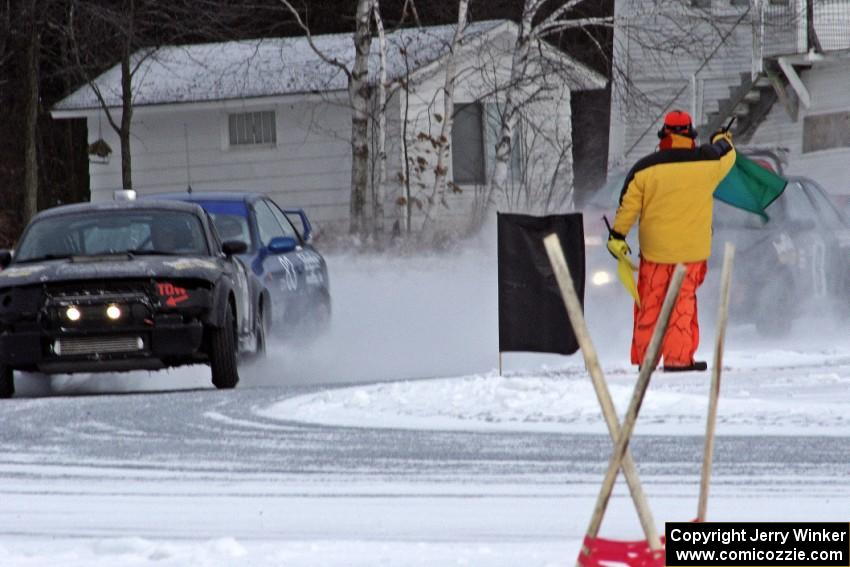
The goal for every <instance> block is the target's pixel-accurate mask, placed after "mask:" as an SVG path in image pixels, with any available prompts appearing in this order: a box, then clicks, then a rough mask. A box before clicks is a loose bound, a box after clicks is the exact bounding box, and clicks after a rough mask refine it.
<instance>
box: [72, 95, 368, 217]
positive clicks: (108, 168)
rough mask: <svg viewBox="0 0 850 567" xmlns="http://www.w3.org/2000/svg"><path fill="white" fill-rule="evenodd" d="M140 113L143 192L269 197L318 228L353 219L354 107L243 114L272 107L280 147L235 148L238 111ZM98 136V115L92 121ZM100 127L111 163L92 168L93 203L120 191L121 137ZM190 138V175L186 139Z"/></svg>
mask: <svg viewBox="0 0 850 567" xmlns="http://www.w3.org/2000/svg"><path fill="white" fill-rule="evenodd" d="M190 108H191V107H190V105H186V109H185V110H182V109H181V110H175V109H173V108H163V109H157V108H156V107H149V108H139V109H137V110H136V112H134V115H133V126H132V130H131V132H132V139H131V142H130V143H131V150H132V153H133V164H132V167H133V186H134V189H136V191H137V192H138V193H139V194H140V195H147V194H154V193H163V192H169V191H184V190H186V187H187V184H188V182H189V177H191V185H192V189H193V190H195V191H256V192H261V193H269V194H271V195H273V196H274V197H275V199H276V200H277V201H278V202H279V203H280V204H281V205H284V206H294V207H303V208H305V209H306V210H307V213H308V214H309V215H310V218H311V220H315V222H316V224H317V225H318V226H319V227H323V226H324V225H329V226H328V227H330V226H331V225H333V226H334V227H337V226H342V225H345V226H347V222H348V203H349V188H350V179H351V150H350V145H349V141H348V140H349V136H350V129H351V121H350V115H349V112H348V109H347V108H346V107H345V106H344V105H341V104H338V103H331V102H327V101H319V100H317V101H303V100H302V101H280V102H277V103H265V104H261V105H259V106H253V105H250V104H247V103H246V104H245V105H244V107H243V108H242V109H241V110H242V111H248V110H274V111H275V113H276V119H277V144H276V145H275V147H263V148H259V147H258V148H241V147H240V148H229V147H228V146H229V144H228V137H227V114H228V112H239V111H240V109H239V108H236V109H232V110H231V109H228V110H225V109H224V108H221V109H219V110H191V109H190ZM88 126H89V138H90V141H94V139H96V138H97V132H98V126H97V117H92V116H90V117H89V120H88ZM104 126H105V124H104V123H103V122H102V124H101V129H102V132H103V134H104V138H105V139H106V141H107V143H109V145H110V146H111V147H112V149H113V155H112V156H111V159H110V161H109V163H108V164H97V163H92V164H91V165H90V167H89V169H90V174H91V188H92V200H95V201H96V200H104V199H111V198H112V190H114V189H118V188H120V187H121V158H120V144H119V142H118V137H117V135H116V134H115V133H114V131H112V129H111V128H108V127H104ZM187 134H188V148H189V151H188V171H187V152H186V141H187Z"/></svg>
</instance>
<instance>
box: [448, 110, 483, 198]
mask: <svg viewBox="0 0 850 567" xmlns="http://www.w3.org/2000/svg"><path fill="white" fill-rule="evenodd" d="M485 166H486V164H485V162H484V105H482V104H481V103H480V102H472V103H469V104H458V105H456V106H455V114H454V120H453V121H452V173H453V178H454V182H455V183H457V184H470V185H484V184H485V183H486V182H487V181H486V178H485Z"/></svg>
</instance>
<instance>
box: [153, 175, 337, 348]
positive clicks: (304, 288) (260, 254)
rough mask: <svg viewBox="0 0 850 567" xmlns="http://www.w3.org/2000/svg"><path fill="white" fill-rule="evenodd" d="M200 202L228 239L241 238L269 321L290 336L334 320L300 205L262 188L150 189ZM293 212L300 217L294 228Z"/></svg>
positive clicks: (322, 261) (321, 260)
mask: <svg viewBox="0 0 850 567" xmlns="http://www.w3.org/2000/svg"><path fill="white" fill-rule="evenodd" d="M150 198H154V199H160V200H161V199H169V200H179V201H187V202H191V203H197V204H198V205H200V206H201V207H202V208H203V209H204V210H206V211H207V213H209V215H210V217H212V219H213V223H214V224H215V227H216V230H217V231H218V233H219V235H220V237H221V239H222V240H224V241H233V240H235V241H240V242H244V243H245V244H246V245H247V250H246V251H245V253H244V254H241V255H240V258H241V259H242V260H243V261H244V262H245V265H246V266H248V267H249V268H250V270H251V271H252V272H253V273H254V275H255V276H256V278H257V281H259V283H260V286H261V287H262V294H261V299H260V301H261V304H262V305H261V307H262V309H263V313H264V315H265V317H264V321H265V323H266V325H267V327H268V328H269V329H270V330H272V331H274V332H275V333H277V334H282V335H286V336H297V335H316V334H319V333H321V332H323V331H325V330H326V329H327V327H328V325H329V323H330V317H331V297H330V286H329V281H328V268H327V264H326V262H325V259H324V258H323V257H322V255H321V254H319V252H318V251H316V249H315V248H313V246H311V245H310V236H311V232H312V227H311V226H310V221H309V220H308V218H307V215H306V214H305V213H304V211H303V210H302V209H286V210H281V209H280V207H278V206H277V204H276V203H275V202H274V201H272V200H271V199H270V198H269V197H267V196H266V195H262V194H258V193H236V192H234V193H218V192H215V193H213V192H210V193H191V194H190V193H168V194H164V195H163V194H160V195H151V196H150ZM290 215H291V216H292V217H297V218H298V220H299V221H300V225H301V231H299V230H298V229H296V228H295V225H294V224H293V222H292V220H290Z"/></svg>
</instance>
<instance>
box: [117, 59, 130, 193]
mask: <svg viewBox="0 0 850 567" xmlns="http://www.w3.org/2000/svg"><path fill="white" fill-rule="evenodd" d="M132 78H133V77H132V74H131V73H130V49H129V46H128V49H126V50H125V51H124V56H123V57H122V58H121V128H120V130H119V132H118V136H119V137H120V138H121V187H122V188H123V189H124V190H125V191H127V190H130V189H132V188H133V177H132V171H133V170H132V156H131V155H130V124H131V122H132V120H133V86H132Z"/></svg>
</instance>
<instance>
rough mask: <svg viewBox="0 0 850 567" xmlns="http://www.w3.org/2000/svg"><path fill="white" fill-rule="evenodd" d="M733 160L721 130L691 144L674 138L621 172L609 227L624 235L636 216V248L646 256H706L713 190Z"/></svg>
mask: <svg viewBox="0 0 850 567" xmlns="http://www.w3.org/2000/svg"><path fill="white" fill-rule="evenodd" d="M675 138H679V136H675ZM687 143H688V144H689V145H690V140H689V139H687ZM734 164H735V147H734V146H733V145H732V140H731V137H729V136H728V135H724V134H717V135H715V136H714V137H713V139H712V143H711V144H704V145H702V146H699V147H697V148H690V147H686V148H682V147H676V144H675V143H674V147H673V148H672V149H669V150H659V151H657V152H655V153H653V154H650V155H648V156H646V157H645V158H643V159H641V160H640V161H638V162H637V163H636V164H635V166H634V167H633V168H632V170H631V171H630V172H629V174H628V176H627V177H626V181H625V183H624V185H623V191H622V193H621V194H620V207H619V208H618V209H617V215H616V216H615V217H614V226H613V229H614V232H616V233H618V234H620V235H621V236H623V237H625V236H626V235H627V234H628V233H629V230H631V228H632V225H633V224H634V223H635V220H637V219H638V217H640V224H639V228H638V238H639V240H640V253H641V256H643V257H644V258H646V259H647V260H650V261H652V262H658V263H660V264H675V263H677V262H699V261H702V260H705V259H707V258H708V257H709V256H710V255H711V212H712V199H713V195H714V190H715V189H717V185H718V184H719V183H720V182H721V181H722V180H723V178H724V177H726V174H727V173H729V170H731V169H732V166H733V165H734Z"/></svg>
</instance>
